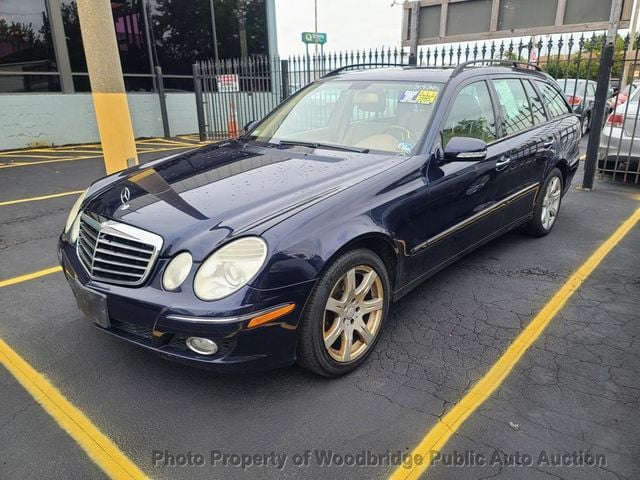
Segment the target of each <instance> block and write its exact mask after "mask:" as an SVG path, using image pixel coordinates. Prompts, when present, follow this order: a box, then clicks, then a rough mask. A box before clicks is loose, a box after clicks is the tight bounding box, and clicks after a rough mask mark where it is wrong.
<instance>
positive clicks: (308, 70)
mask: <svg viewBox="0 0 640 480" xmlns="http://www.w3.org/2000/svg"><path fill="white" fill-rule="evenodd" d="M306 47H307V72H306V73H307V83H311V57H309V44H308V43H307V45H306Z"/></svg>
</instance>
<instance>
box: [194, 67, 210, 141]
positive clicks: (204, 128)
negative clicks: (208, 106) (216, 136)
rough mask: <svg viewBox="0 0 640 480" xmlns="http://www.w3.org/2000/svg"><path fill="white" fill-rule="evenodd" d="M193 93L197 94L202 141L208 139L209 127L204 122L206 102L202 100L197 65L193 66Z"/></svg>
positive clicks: (199, 130)
mask: <svg viewBox="0 0 640 480" xmlns="http://www.w3.org/2000/svg"><path fill="white" fill-rule="evenodd" d="M193 91H194V92H195V94H196V114H197V116H198V133H199V134H200V141H201V142H204V141H205V140H206V139H207V126H206V124H205V120H204V103H203V102H204V100H203V98H202V83H201V80H200V67H199V65H198V64H197V63H194V64H193Z"/></svg>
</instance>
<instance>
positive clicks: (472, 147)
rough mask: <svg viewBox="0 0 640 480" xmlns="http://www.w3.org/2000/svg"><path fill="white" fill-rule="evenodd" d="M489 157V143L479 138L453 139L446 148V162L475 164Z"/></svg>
mask: <svg viewBox="0 0 640 480" xmlns="http://www.w3.org/2000/svg"><path fill="white" fill-rule="evenodd" d="M486 157H487V143H486V142H485V141H483V140H480V139H479V138H469V137H453V138H452V139H451V140H449V143H447V146H446V147H444V161H445V162H473V161H479V160H484V159H485V158H486Z"/></svg>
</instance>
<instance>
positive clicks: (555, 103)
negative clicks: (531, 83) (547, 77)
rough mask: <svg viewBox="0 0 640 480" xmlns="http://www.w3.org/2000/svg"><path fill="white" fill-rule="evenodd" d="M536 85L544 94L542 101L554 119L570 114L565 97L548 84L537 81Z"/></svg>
mask: <svg viewBox="0 0 640 480" xmlns="http://www.w3.org/2000/svg"><path fill="white" fill-rule="evenodd" d="M536 84H537V85H538V88H539V89H540V92H542V100H543V101H544V103H545V105H546V106H547V111H548V112H549V115H551V117H553V118H557V117H561V116H563V115H566V114H567V113H569V107H568V106H567V102H566V101H565V99H564V95H563V94H562V93H560V91H559V90H558V89H556V88H554V87H552V86H551V85H549V84H548V83H545V82H541V81H539V80H536Z"/></svg>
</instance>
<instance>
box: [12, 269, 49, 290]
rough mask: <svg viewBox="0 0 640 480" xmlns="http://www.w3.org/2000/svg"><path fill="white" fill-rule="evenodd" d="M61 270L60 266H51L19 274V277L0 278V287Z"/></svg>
mask: <svg viewBox="0 0 640 480" xmlns="http://www.w3.org/2000/svg"><path fill="white" fill-rule="evenodd" d="M61 271H62V267H51V268H45V269H44V270H39V271H37V272H33V273H27V274H26V275H20V276H19V277H13V278H8V279H7V280H0V288H3V287H8V286H10V285H16V284H18V283H22V282H27V281H29V280H33V279H36V278H40V277H44V276H45V275H51V274H52V273H58V272H61Z"/></svg>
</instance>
